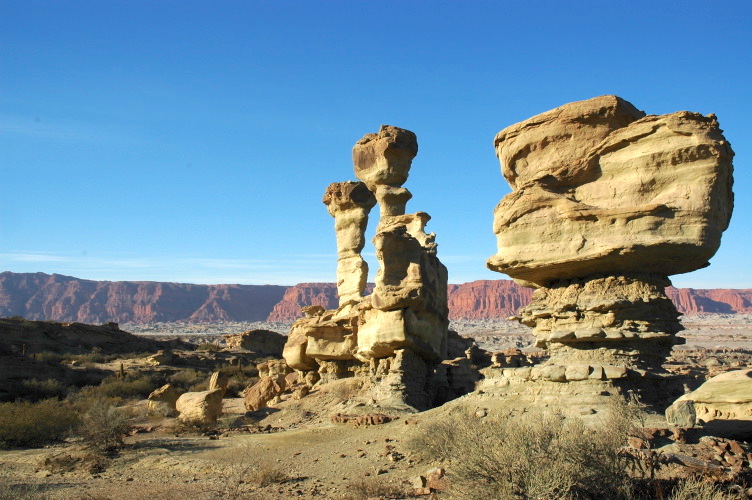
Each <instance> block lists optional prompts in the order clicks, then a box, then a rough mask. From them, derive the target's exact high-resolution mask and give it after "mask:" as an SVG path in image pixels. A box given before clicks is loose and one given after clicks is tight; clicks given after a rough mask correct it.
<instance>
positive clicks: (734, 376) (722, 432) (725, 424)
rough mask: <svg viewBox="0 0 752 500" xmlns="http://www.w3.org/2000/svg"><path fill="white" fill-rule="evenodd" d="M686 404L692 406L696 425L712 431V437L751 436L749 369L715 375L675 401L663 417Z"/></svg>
mask: <svg viewBox="0 0 752 500" xmlns="http://www.w3.org/2000/svg"><path fill="white" fill-rule="evenodd" d="M687 402H690V403H693V404H692V406H693V407H694V411H695V415H696V419H697V422H696V423H698V424H705V426H706V427H708V428H709V429H712V432H714V434H713V435H714V436H717V435H718V436H730V437H735V438H739V439H745V440H746V439H749V438H750V437H752V369H746V370H734V371H730V372H726V373H722V374H720V375H716V376H715V377H713V378H711V379H710V380H708V381H707V382H705V383H704V384H702V385H701V386H700V387H698V388H697V389H695V390H694V391H692V392H690V393H688V394H685V395H684V396H682V397H680V398H679V399H677V400H676V401H675V402H674V404H673V405H672V406H670V407H669V409H668V410H667V412H666V416H667V417H668V416H669V414H672V413H676V412H677V409H679V408H682V406H683V405H686V403H687Z"/></svg>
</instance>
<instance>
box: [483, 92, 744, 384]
mask: <svg viewBox="0 0 752 500" xmlns="http://www.w3.org/2000/svg"><path fill="white" fill-rule="evenodd" d="M495 145H496V152H497V156H498V157H499V160H500V161H501V163H502V172H503V174H504V177H505V178H506V179H507V181H508V182H509V184H510V185H511V186H512V188H513V192H512V193H510V194H509V195H507V196H506V197H504V199H502V200H501V202H500V203H499V205H498V206H497V207H496V209H495V211H494V233H495V234H496V236H497V245H498V252H497V254H496V255H494V256H493V257H491V258H490V259H489V260H488V263H487V265H488V267H489V268H490V269H492V270H495V271H499V272H503V273H506V274H508V275H509V276H511V277H512V278H514V279H515V281H517V282H518V283H520V284H523V285H526V286H530V287H533V288H537V290H536V291H535V293H534V294H533V300H532V302H531V303H530V304H529V305H528V306H526V307H524V308H522V309H521V310H520V313H519V316H520V321H521V322H522V323H523V324H525V325H528V326H532V327H533V328H534V333H535V336H536V338H537V343H536V344H537V346H538V347H542V348H546V349H548V350H549V351H550V352H551V359H550V360H549V362H548V364H547V365H546V366H543V367H541V368H540V369H538V368H537V367H536V368H533V370H532V371H531V376H532V377H533V378H535V376H536V375H537V376H539V377H541V378H543V379H545V380H556V379H557V378H556V377H554V376H553V374H556V375H557V377H558V372H557V366H567V365H569V366H568V367H567V370H566V372H565V373H564V374H563V375H562V378H566V379H568V380H571V381H580V380H582V381H585V380H594V378H592V374H591V373H587V374H586V373H584V372H583V373H581V371H579V370H574V369H573V368H572V367H571V366H572V365H583V366H584V365H588V366H602V376H603V377H604V378H605V379H608V380H618V379H624V378H628V377H630V376H632V378H634V379H642V378H643V377H644V376H645V375H646V374H648V373H650V374H651V375H653V374H655V373H657V372H660V371H661V370H662V368H661V363H662V362H663V360H664V359H665V358H666V356H667V355H668V354H669V352H670V350H671V347H672V346H673V345H674V344H675V343H680V342H679V340H678V339H677V338H676V337H675V334H676V333H677V332H678V331H680V330H681V325H680V324H679V321H678V316H679V315H678V312H677V310H676V308H675V306H674V305H673V303H672V302H671V300H670V299H669V298H668V297H667V296H666V293H665V288H666V287H667V286H668V285H670V282H669V280H668V276H669V275H672V274H678V273H685V272H689V271H693V270H695V269H698V268H701V267H705V266H707V265H708V259H709V258H710V257H711V256H712V255H713V254H714V253H715V252H716V250H717V249H718V246H719V245H720V239H721V233H722V232H723V231H724V230H725V229H726V227H727V226H728V223H729V219H730V217H731V211H732V208H733V193H732V192H731V186H732V183H733V180H732V171H733V167H732V164H731V160H732V158H733V155H734V153H733V151H732V150H731V147H730V145H729V144H728V142H727V141H726V140H725V138H724V137H723V135H722V131H721V130H720V128H719V127H718V122H717V120H716V118H715V116H714V115H708V116H707V117H703V116H701V115H699V114H696V113H690V112H685V111H682V112H678V113H672V114H669V115H662V116H652V115H651V116H644V113H643V112H641V111H638V110H637V109H636V108H635V107H634V106H632V105H631V104H630V103H628V102H626V101H624V100H623V99H620V98H618V97H616V96H602V97H597V98H594V99H590V100H587V101H580V102H575V103H570V104H567V105H565V106H561V107H559V108H557V109H555V110H552V111H549V112H546V113H543V114H541V115H538V116H535V117H533V118H530V119H529V120H526V121H524V122H521V123H518V124H516V125H512V126H511V127H508V128H506V129H504V130H502V131H501V132H500V133H499V134H498V135H497V137H496V141H495ZM599 374H601V373H599ZM567 375H568V376H567ZM645 388H646V387H645Z"/></svg>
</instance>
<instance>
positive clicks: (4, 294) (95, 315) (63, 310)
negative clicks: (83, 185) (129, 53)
mask: <svg viewBox="0 0 752 500" xmlns="http://www.w3.org/2000/svg"><path fill="white" fill-rule="evenodd" d="M372 287H373V285H372V284H368V285H366V292H367V293H370V291H371V290H372ZM532 292H533V291H532V290H531V289H529V288H524V287H522V286H520V285H517V284H516V283H514V282H513V281H511V280H503V279H500V280H480V281H472V282H469V283H462V284H459V285H451V284H450V285H449V286H448V287H447V294H448V301H449V319H451V320H455V321H456V320H462V319H466V320H486V319H506V318H508V317H509V316H513V315H515V314H517V311H518V310H519V308H520V307H522V306H525V305H527V304H529V303H530V300H531V296H532ZM666 295H667V296H668V297H669V298H670V299H671V300H672V301H673V303H674V305H676V308H677V309H678V310H679V312H681V313H683V314H702V313H727V314H736V313H740V314H743V313H752V289H722V288H718V289H697V288H673V287H668V288H666ZM337 304H338V298H337V285H336V284H335V283H299V284H297V285H294V286H276V285H192V284H187V283H161V282H148V281H91V280H83V279H78V278H73V277H70V276H63V275H60V274H52V275H50V274H45V273H13V272H9V271H6V272H3V273H0V317H8V316H23V317H24V318H27V319H32V320H52V321H78V322H80V323H90V324H102V323H106V322H108V321H114V322H117V323H138V324H145V323H154V322H159V321H165V322H169V321H185V322H194V323H204V322H218V321H273V322H281V323H289V322H292V321H294V320H295V319H297V318H300V317H302V316H303V313H302V312H301V309H302V308H303V307H306V306H309V305H320V306H322V307H323V308H324V309H332V308H336V307H337Z"/></svg>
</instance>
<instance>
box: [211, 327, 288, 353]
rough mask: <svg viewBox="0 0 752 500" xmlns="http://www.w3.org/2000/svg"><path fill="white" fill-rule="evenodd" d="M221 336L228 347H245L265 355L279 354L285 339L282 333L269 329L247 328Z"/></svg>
mask: <svg viewBox="0 0 752 500" xmlns="http://www.w3.org/2000/svg"><path fill="white" fill-rule="evenodd" d="M223 337H224V339H225V343H226V344H227V347H228V348H229V349H245V350H248V351H253V352H255V353H257V354H262V355H265V356H281V355H282V349H283V348H284V346H285V342H286V341H287V338H286V337H285V336H284V335H280V334H279V333H277V332H272V331H270V330H248V331H247V332H243V333H238V334H233V335H223Z"/></svg>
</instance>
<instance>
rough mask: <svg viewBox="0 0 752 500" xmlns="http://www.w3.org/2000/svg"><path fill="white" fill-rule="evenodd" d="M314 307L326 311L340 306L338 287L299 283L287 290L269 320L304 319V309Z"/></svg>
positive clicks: (327, 284) (324, 284)
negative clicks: (319, 307)
mask: <svg viewBox="0 0 752 500" xmlns="http://www.w3.org/2000/svg"><path fill="white" fill-rule="evenodd" d="M313 305H315V306H321V307H323V308H324V309H335V308H336V307H337V306H338V305H339V300H338V298H337V285H336V284H334V283H298V284H297V285H295V286H292V287H290V288H288V289H287V291H286V292H285V295H284V296H283V297H282V300H281V301H280V302H279V303H277V304H276V305H275V306H274V309H272V312H271V313H270V314H269V316H268V318H267V320H268V321H292V320H294V319H297V318H301V317H303V313H302V312H301V309H302V308H304V307H305V306H313Z"/></svg>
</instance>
